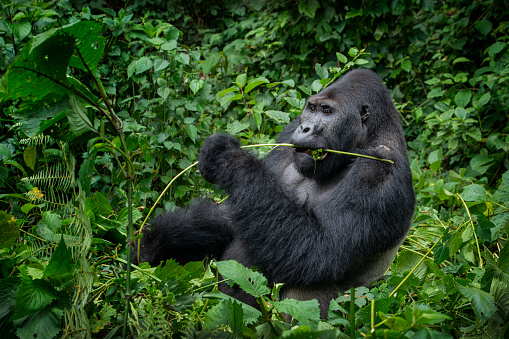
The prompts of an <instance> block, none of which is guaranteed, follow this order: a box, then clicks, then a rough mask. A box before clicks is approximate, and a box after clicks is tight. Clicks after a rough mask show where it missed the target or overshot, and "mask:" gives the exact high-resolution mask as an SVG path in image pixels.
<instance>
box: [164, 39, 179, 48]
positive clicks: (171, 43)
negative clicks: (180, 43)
mask: <svg viewBox="0 0 509 339" xmlns="http://www.w3.org/2000/svg"><path fill="white" fill-rule="evenodd" d="M175 48H177V40H170V41H168V42H165V43H164V44H162V45H161V49H162V50H163V51H172V50H174V49H175Z"/></svg>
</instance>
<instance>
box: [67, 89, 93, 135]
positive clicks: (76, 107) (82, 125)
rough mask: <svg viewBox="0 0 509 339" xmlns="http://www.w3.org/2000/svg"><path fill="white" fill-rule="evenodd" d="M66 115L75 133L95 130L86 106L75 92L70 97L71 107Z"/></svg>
mask: <svg viewBox="0 0 509 339" xmlns="http://www.w3.org/2000/svg"><path fill="white" fill-rule="evenodd" d="M66 115H67V119H68V120H69V127H70V130H71V132H72V133H73V134H75V135H77V136H79V135H82V134H83V133H85V132H88V131H93V130H94V129H93V125H92V122H90V119H88V116H87V111H86V108H85V106H84V105H83V103H82V102H81V101H80V100H79V99H78V98H77V97H76V96H75V95H74V94H72V95H71V96H70V97H69V109H68V110H67V111H66Z"/></svg>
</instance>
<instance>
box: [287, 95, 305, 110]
mask: <svg viewBox="0 0 509 339" xmlns="http://www.w3.org/2000/svg"><path fill="white" fill-rule="evenodd" d="M285 100H286V102H287V103H289V104H290V105H291V106H293V107H295V108H298V109H304V105H305V104H306V100H305V99H297V98H290V97H286V98H285Z"/></svg>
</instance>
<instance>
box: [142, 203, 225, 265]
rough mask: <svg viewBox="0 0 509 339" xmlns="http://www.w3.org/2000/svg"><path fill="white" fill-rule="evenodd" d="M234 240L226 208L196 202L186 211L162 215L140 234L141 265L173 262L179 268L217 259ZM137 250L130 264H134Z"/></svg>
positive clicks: (180, 210)
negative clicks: (208, 259) (165, 261)
mask: <svg viewBox="0 0 509 339" xmlns="http://www.w3.org/2000/svg"><path fill="white" fill-rule="evenodd" d="M232 239H233V230H232V223H231V219H230V218H229V212H228V206H227V205H226V204H222V205H217V204H215V203H214V202H211V201H210V202H209V201H195V202H194V203H193V204H192V205H191V206H189V207H187V208H180V209H177V210H176V211H174V212H169V213H163V214H162V215H161V216H159V217H157V218H155V219H154V220H153V221H152V222H151V224H150V225H149V226H148V227H145V229H144V230H143V237H142V238H141V246H140V262H148V263H150V264H151V265H152V266H156V265H159V263H160V262H161V261H163V260H167V259H169V258H173V259H175V260H176V261H177V262H179V263H180V264H182V265H183V264H185V263H187V262H190V261H199V260H203V259H204V258H205V256H206V255H210V256H213V257H215V258H220V257H221V255H222V254H223V252H224V250H225V249H226V247H227V246H228V244H230V242H231V241H232ZM137 249H138V248H137V246H135V251H134V253H133V262H134V263H138V260H137Z"/></svg>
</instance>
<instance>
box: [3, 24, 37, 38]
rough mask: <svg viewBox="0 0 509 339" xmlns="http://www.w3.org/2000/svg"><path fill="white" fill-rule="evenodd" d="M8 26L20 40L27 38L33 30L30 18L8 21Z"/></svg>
mask: <svg viewBox="0 0 509 339" xmlns="http://www.w3.org/2000/svg"><path fill="white" fill-rule="evenodd" d="M7 26H8V27H9V29H10V30H11V32H12V34H14V36H15V37H16V39H18V42H19V41H21V40H23V39H24V38H26V37H27V36H28V34H30V31H31V30H32V25H31V24H30V22H29V21H28V20H20V21H15V22H7Z"/></svg>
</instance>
